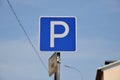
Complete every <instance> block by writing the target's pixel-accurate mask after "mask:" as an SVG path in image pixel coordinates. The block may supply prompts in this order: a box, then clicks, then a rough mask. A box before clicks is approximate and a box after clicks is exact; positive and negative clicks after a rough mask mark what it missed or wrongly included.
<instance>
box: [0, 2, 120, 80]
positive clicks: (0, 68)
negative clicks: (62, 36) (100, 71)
mask: <svg viewBox="0 0 120 80" xmlns="http://www.w3.org/2000/svg"><path fill="white" fill-rule="evenodd" d="M10 2H11V3H12V5H13V7H14V9H15V11H16V13H17V16H18V17H19V19H20V20H21V22H22V24H23V26H24V28H25V30H26V31H27V33H28V35H29V36H30V38H31V40H32V42H33V44H34V46H35V48H36V49H37V50H38V52H39V55H40V56H41V58H42V59H43V61H44V63H45V65H46V66H48V58H49V57H50V56H51V55H52V54H53V52H40V51H39V45H38V43H39V41H38V34H39V33H38V31H39V30H38V29H39V28H38V26H39V23H38V22H39V16H76V17H77V19H78V24H77V25H78V26H77V27H78V30H77V31H78V33H77V34H78V38H77V41H78V43H77V44H78V50H77V52H61V80H73V79H74V80H80V79H81V78H80V75H81V74H79V73H78V72H77V71H75V70H72V69H67V68H65V67H64V65H70V66H73V67H76V68H77V69H79V70H80V71H81V73H82V76H83V79H84V80H95V76H96V70H97V68H98V67H100V66H103V65H104V61H105V60H119V59H120V1H119V0H99V1H97V0H10ZM0 80H53V77H49V76H48V72H47V71H46V70H45V69H44V67H43V65H42V64H41V62H40V61H39V59H38V57H37V55H36V54H35V53H34V51H33V49H32V48H31V46H30V44H29V43H28V41H27V38H26V37H25V35H24V33H23V31H22V30H21V28H20V26H19V24H18V22H17V20H16V18H15V16H14V15H13V13H12V11H11V9H10V8H9V6H8V4H7V1H6V0H0Z"/></svg>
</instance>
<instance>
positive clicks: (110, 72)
mask: <svg viewBox="0 0 120 80" xmlns="http://www.w3.org/2000/svg"><path fill="white" fill-rule="evenodd" d="M103 80H120V65H119V66H116V67H113V68H110V69H107V70H104V73H103Z"/></svg>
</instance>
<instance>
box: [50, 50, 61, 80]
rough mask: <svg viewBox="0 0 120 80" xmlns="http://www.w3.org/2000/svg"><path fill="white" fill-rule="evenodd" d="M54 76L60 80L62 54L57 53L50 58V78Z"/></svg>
mask: <svg viewBox="0 0 120 80" xmlns="http://www.w3.org/2000/svg"><path fill="white" fill-rule="evenodd" d="M53 74H54V79H55V80H60V52H55V53H54V54H53V55H52V56H51V57H50V58H49V76H52V75H53Z"/></svg>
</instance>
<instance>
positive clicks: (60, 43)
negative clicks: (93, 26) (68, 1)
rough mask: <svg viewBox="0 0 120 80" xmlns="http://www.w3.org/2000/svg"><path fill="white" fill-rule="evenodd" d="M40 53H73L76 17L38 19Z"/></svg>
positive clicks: (74, 48)
mask: <svg viewBox="0 0 120 80" xmlns="http://www.w3.org/2000/svg"><path fill="white" fill-rule="evenodd" d="M39 23H40V24H39V26H40V50H41V51H75V50H76V30H77V29H76V17H73V16H70V17H66V16H63V17H59V16H57V17H55V16H54V17H51V16H50V17H49V16H47V17H46V16H43V17H40V18H39Z"/></svg>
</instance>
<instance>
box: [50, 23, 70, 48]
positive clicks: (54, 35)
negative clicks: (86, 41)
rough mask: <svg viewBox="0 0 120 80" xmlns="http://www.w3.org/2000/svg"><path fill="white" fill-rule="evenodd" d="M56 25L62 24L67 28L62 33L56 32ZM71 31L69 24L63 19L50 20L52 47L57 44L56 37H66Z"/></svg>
mask: <svg viewBox="0 0 120 80" xmlns="http://www.w3.org/2000/svg"><path fill="white" fill-rule="evenodd" d="M55 25H62V26H64V28H65V31H64V32H63V33H61V34H55V30H54V29H55V28H54V27H55ZM68 32H69V27H68V25H67V24H66V23H65V22H63V21H51V22H50V47H54V44H55V42H54V41H55V38H63V37H65V36H66V35H67V34H68Z"/></svg>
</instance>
